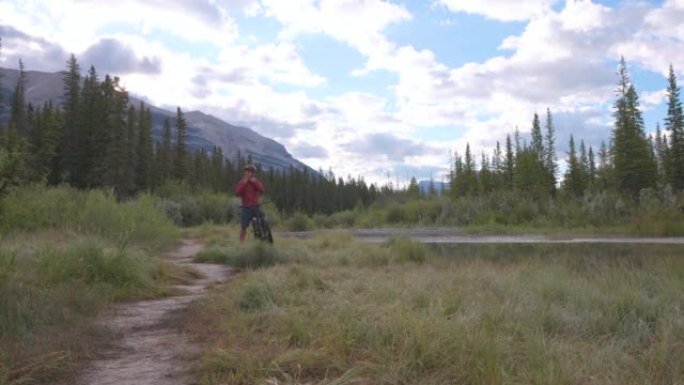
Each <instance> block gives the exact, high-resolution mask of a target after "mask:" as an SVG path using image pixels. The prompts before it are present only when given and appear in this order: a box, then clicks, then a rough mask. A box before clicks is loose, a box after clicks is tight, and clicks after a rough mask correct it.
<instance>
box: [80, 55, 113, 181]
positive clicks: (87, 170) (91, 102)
mask: <svg viewBox="0 0 684 385" xmlns="http://www.w3.org/2000/svg"><path fill="white" fill-rule="evenodd" d="M80 100H81V102H80V108H79V125H78V130H79V134H78V138H77V140H78V143H79V146H78V149H76V151H77V154H74V156H76V157H77V160H78V161H77V163H76V164H75V165H74V167H75V172H76V173H77V174H78V175H80V176H81V177H80V178H78V183H77V186H78V187H95V186H102V185H103V183H104V180H103V177H104V175H105V173H106V171H107V170H106V167H107V162H106V155H107V151H108V146H109V134H110V133H109V124H108V122H107V119H108V117H107V113H108V112H107V110H106V108H107V106H106V105H105V100H104V89H103V85H102V84H101V82H100V79H99V78H98V75H97V71H96V70H95V67H93V66H91V67H90V70H89V71H88V74H86V76H85V78H84V79H83V84H82V87H81V97H80Z"/></svg>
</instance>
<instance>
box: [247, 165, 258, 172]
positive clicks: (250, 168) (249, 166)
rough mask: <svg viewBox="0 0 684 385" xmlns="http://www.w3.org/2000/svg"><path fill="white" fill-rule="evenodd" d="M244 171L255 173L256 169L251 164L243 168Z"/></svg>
mask: <svg viewBox="0 0 684 385" xmlns="http://www.w3.org/2000/svg"><path fill="white" fill-rule="evenodd" d="M245 171H251V172H256V167H255V166H254V165H253V164H248V165H246V166H245Z"/></svg>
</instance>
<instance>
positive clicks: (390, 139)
mask: <svg viewBox="0 0 684 385" xmlns="http://www.w3.org/2000/svg"><path fill="white" fill-rule="evenodd" d="M342 147H343V148H344V149H345V150H346V151H348V152H350V153H353V154H357V155H363V157H364V158H365V159H386V160H389V161H392V162H403V161H405V160H406V159H407V158H410V157H414V156H422V155H425V154H430V153H432V152H434V151H436V149H435V148H433V147H431V146H429V145H427V144H425V143H421V142H418V141H415V140H413V139H410V138H401V137H398V136H396V135H393V134H389V133H374V134H366V135H364V136H362V137H360V138H358V139H355V140H353V141H351V142H348V143H346V144H343V145H342Z"/></svg>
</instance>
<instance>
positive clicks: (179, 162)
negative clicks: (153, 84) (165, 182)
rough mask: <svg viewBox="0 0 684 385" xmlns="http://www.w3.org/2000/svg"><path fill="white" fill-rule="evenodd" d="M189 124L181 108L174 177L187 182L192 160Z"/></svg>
mask: <svg viewBox="0 0 684 385" xmlns="http://www.w3.org/2000/svg"><path fill="white" fill-rule="evenodd" d="M187 140H188V124H187V122H186V121H185V116H184V115H183V112H182V111H181V109H180V107H178V108H177V110H176V152H175V157H174V161H175V163H174V165H173V170H174V177H176V179H178V180H187V178H188V176H189V174H190V159H189V156H188V148H187Z"/></svg>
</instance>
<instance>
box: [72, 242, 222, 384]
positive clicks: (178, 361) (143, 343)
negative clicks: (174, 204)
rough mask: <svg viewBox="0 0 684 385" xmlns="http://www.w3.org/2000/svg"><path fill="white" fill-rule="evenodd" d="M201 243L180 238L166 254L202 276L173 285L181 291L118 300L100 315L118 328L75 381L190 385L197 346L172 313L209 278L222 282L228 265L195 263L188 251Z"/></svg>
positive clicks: (195, 295)
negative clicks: (112, 339)
mask: <svg viewBox="0 0 684 385" xmlns="http://www.w3.org/2000/svg"><path fill="white" fill-rule="evenodd" d="M200 250H202V245H200V244H198V243H196V242H193V241H187V240H186V241H183V245H182V246H181V247H179V248H178V249H177V250H175V251H174V252H172V253H169V254H167V259H169V260H170V261H172V262H173V263H176V264H178V265H181V266H191V267H192V268H193V269H195V270H197V271H199V272H201V273H202V275H203V276H204V278H201V279H198V280H196V281H195V282H193V283H192V284H190V285H183V286H176V288H178V289H181V290H183V292H184V293H185V294H182V295H178V296H174V297H170V298H163V299H158V300H150V301H141V302H133V303H123V304H119V305H116V306H115V307H114V308H113V309H112V310H111V311H109V312H108V313H107V314H105V315H104V316H103V317H102V321H101V322H102V324H103V325H105V326H106V327H108V328H110V329H111V330H113V331H114V332H115V333H116V334H117V338H116V340H115V342H114V343H113V344H112V345H111V346H110V347H109V348H108V349H106V350H105V351H102V352H100V354H98V357H97V358H96V359H94V360H93V361H91V362H89V363H88V364H87V366H86V367H85V368H84V369H83V370H82V371H81V373H80V376H79V378H78V381H77V382H76V383H77V384H78V385H191V384H195V383H196V381H195V380H194V378H193V376H192V374H191V370H190V369H191V367H190V362H191V361H192V358H193V356H194V355H195V354H197V352H198V347H197V346H195V345H193V344H192V343H191V342H190V341H189V339H188V338H187V336H185V335H183V333H182V332H181V331H180V330H179V329H178V328H177V327H175V326H174V322H173V320H174V317H175V316H176V315H177V314H179V313H180V312H181V311H182V310H183V309H184V308H186V307H187V305H188V304H189V303H190V302H192V301H194V300H196V299H197V298H198V297H199V296H201V295H202V293H203V292H204V291H205V290H206V288H207V286H209V285H210V284H213V283H220V282H224V281H225V280H226V279H227V278H228V276H229V275H230V269H229V268H227V267H226V266H224V265H213V264H204V263H202V264H198V263H193V262H192V257H193V256H194V255H195V254H197V253H198V252H199V251H200Z"/></svg>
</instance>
